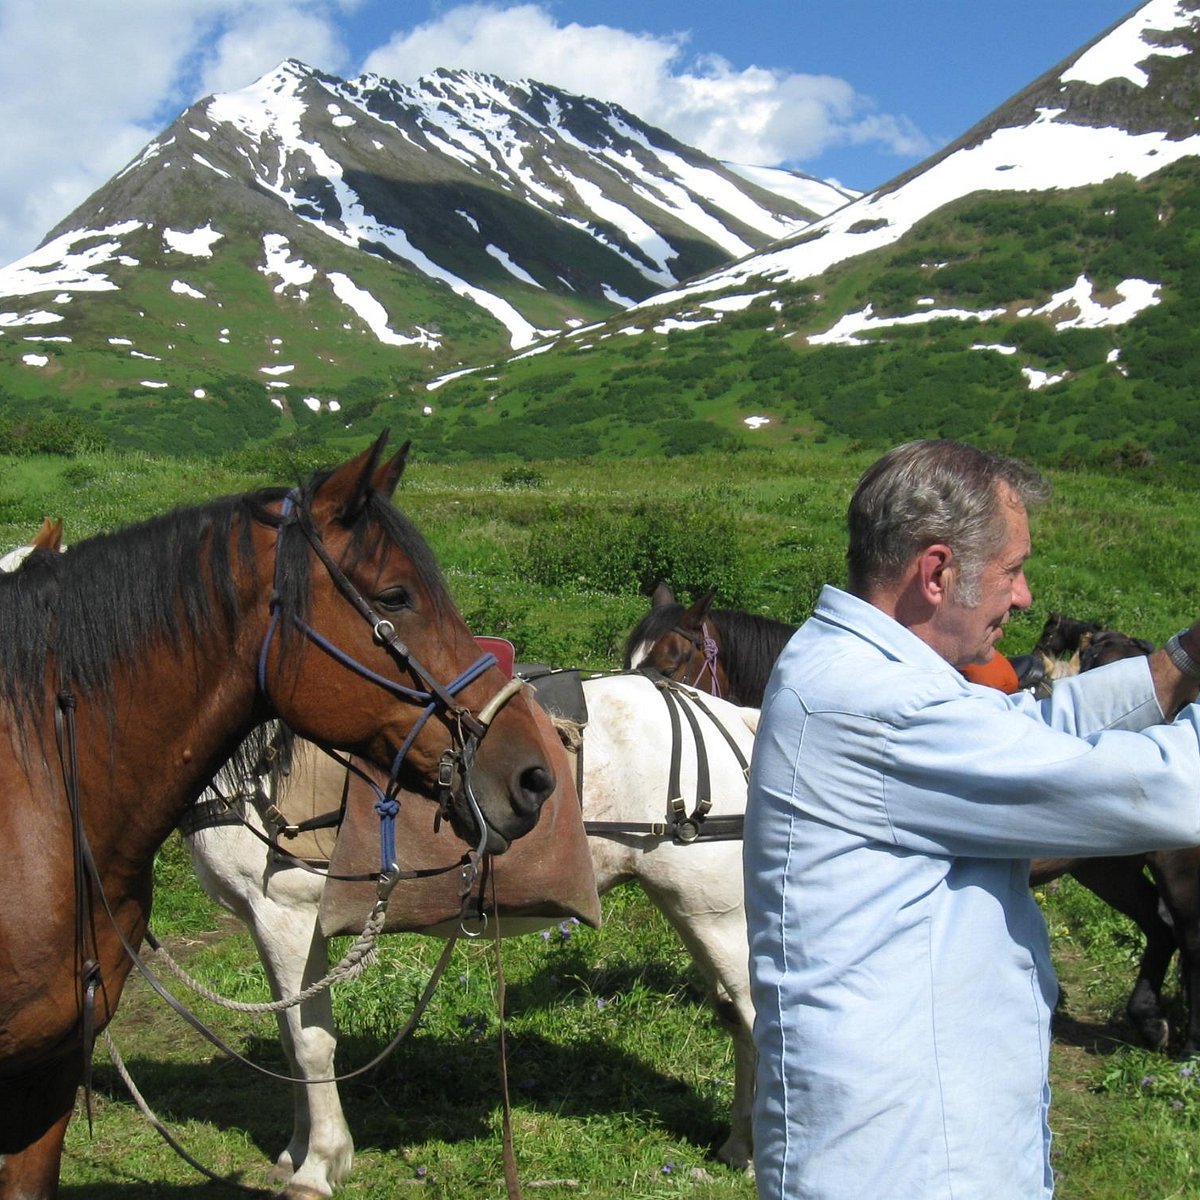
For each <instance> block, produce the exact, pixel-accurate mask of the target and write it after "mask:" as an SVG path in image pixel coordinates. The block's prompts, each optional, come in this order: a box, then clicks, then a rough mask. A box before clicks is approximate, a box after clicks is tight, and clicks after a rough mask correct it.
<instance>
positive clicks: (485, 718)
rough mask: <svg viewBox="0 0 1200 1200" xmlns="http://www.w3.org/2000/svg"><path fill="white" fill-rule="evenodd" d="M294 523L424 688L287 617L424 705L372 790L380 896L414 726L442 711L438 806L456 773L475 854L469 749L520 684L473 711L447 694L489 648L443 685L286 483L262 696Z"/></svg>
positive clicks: (476, 813)
mask: <svg viewBox="0 0 1200 1200" xmlns="http://www.w3.org/2000/svg"><path fill="white" fill-rule="evenodd" d="M293 525H294V526H296V527H297V528H299V529H300V531H301V532H302V533H303V534H304V537H305V538H306V539H307V541H308V544H309V545H310V546H311V547H312V549H313V552H314V553H315V554H316V556H317V558H318V559H320V561H321V563H322V564H323V565H324V567H325V570H326V571H327V572H328V573H329V577H330V578H331V579H332V580H333V583H334V585H335V586H336V587H337V589H338V591H339V592H341V594H342V595H343V596H344V597H345V598H346V600H348V601H349V602H350V604H351V605H352V606H353V608H354V609H355V610H356V611H357V612H358V613H359V615H360V616H361V617H362V618H363V620H365V621H366V622H367V624H368V625H370V626H371V631H372V633H373V635H374V638H375V641H376V642H377V643H378V644H379V645H380V646H382V647H383V648H384V650H386V651H387V653H388V654H389V655H390V656H391V658H392V659H393V660H394V661H395V662H396V664H397V665H398V666H399V667H400V668H401V669H402V670H407V671H410V672H412V674H414V675H415V676H416V677H417V678H418V679H419V680H420V681H421V682H422V683H423V684H424V685H425V690H424V691H422V690H420V689H418V688H411V687H406V686H405V685H404V684H402V683H397V682H396V681H395V680H392V679H388V678H387V677H386V676H385V675H380V674H378V673H377V672H375V671H372V670H371V669H370V668H369V667H367V666H364V665H363V664H362V663H360V662H359V661H358V660H357V659H355V658H353V657H351V656H350V655H349V654H347V653H346V652H345V651H344V650H341V649H340V648H339V647H337V646H335V645H334V644H333V643H332V642H331V641H329V639H328V638H326V637H325V636H324V635H323V634H322V633H320V632H319V631H318V630H316V629H314V628H313V627H312V626H311V625H309V624H308V623H307V622H306V621H303V620H301V619H300V618H299V617H298V616H293V617H292V618H291V621H292V623H293V624H294V625H295V626H296V628H297V629H298V630H299V631H300V632H301V633H303V634H304V636H305V637H306V638H308V640H309V641H310V642H312V643H313V644H314V645H316V646H317V647H318V648H319V649H321V650H323V651H324V652H325V653H326V654H328V655H329V656H330V657H331V658H333V659H334V660H335V661H337V662H339V663H341V664H342V665H343V666H345V667H347V668H349V669H350V670H351V671H354V672H355V674H357V675H360V676H362V677H363V678H364V679H367V680H369V681H370V682H371V683H374V684H376V685H377V686H379V687H381V688H383V689H384V690H385V691H387V692H389V693H391V694H392V695H393V696H396V697H397V698H399V699H401V700H405V701H408V702H410V703H413V704H420V705H422V706H423V707H424V711H423V712H422V713H421V715H420V716H419V717H418V718H417V721H416V723H415V724H414V725H413V728H412V729H411V730H410V731H409V734H408V736H407V737H406V738H405V739H404V743H403V745H402V746H401V747H400V749H399V751H398V752H397V754H396V757H395V758H394V759H393V761H392V768H391V771H390V772H389V773H388V783H387V789H386V791H381V790H380V789H379V788H378V787H376V788H375V791H376V794H377V796H378V800H377V801H376V804H375V811H376V812H377V813H378V814H379V818H380V882H379V891H380V896H381V897H384V896H386V895H387V893H388V892H390V891H391V889H392V887H393V886H394V884H395V882H396V881H397V879H399V878H400V874H401V872H400V868H399V866H398V865H397V863H396V854H395V819H396V814H397V812H399V809H400V802H399V801H398V800H397V799H396V796H397V794H398V793H399V791H400V771H401V770H402V769H403V766H404V760H405V758H406V757H407V756H408V752H409V750H410V749H411V748H412V745H413V742H415V741H416V739H417V737H418V736H419V735H420V732H421V730H422V729H423V728H424V727H425V723H426V722H427V721H428V720H429V718H430V717H431V716H433V714H434V713H441V714H443V715H444V716H445V717H446V718H447V721H448V724H449V725H450V729H451V738H452V740H454V741H456V742H458V744H459V748H458V749H457V750H456V749H453V748H451V749H448V750H446V751H445V752H444V753H443V754H442V758H441V762H440V763H439V764H438V781H437V795H438V799H439V802H440V803H441V805H442V808H443V810H445V808H446V807H447V806H448V804H449V802H450V799H451V798H452V796H453V793H454V776H455V774H456V773H457V775H458V776H459V778H460V779H461V781H462V795H463V798H464V799H465V800H466V802H467V805H468V807H469V809H470V812H471V816H472V818H473V819H474V821H475V823H476V825H477V826H478V828H479V845H478V847H477V853H478V854H479V855H482V854H483V852H484V847H485V846H486V844H487V831H488V826H487V822H486V821H485V820H484V817H483V813H482V811H481V810H480V807H479V803H478V801H477V800H476V799H475V792H474V789H473V787H472V786H471V768H472V767H473V765H474V762H475V754H476V751H477V750H478V749H479V744H480V742H481V741H482V740H483V737H484V735H485V734H486V733H487V731H488V727H489V726H490V724H491V722H492V721H493V719H494V718H495V716H496V714H497V713H498V712H499V711H500V709H501V708H503V707H504V705H505V704H507V703H508V701H509V700H511V699H512V698H513V696H515V695H516V694H517V692H519V691H520V690H521V687H522V686H523V684H522V681H521V680H520V679H511V680H509V682H508V683H507V684H506V685H505V686H504V687H503V688H501V689H500V691H499V692H498V693H497V694H496V695H495V696H493V697H492V699H491V700H490V701H489V702H488V703H487V704H486V705H485V706H484V707H483V708H482V709H481V710H480V713H479V715H478V716H477V717H476V716H475V715H473V714H472V713H471V711H470V709H468V708H466V707H465V706H464V705H462V704H459V703H458V702H457V701H456V700H455V699H454V697H455V695H456V694H457V693H458V692H460V691H462V690H463V688H465V687H467V686H468V685H469V684H470V683H472V682H473V681H474V680H476V679H477V678H478V677H479V676H480V675H482V674H483V673H484V672H485V671H486V670H488V669H489V668H490V667H493V666H496V665H497V659H496V656H495V655H494V654H491V653H490V652H489V653H484V654H482V655H480V657H479V658H478V659H477V660H476V661H475V662H474V663H473V664H472V665H471V666H469V667H468V668H467V669H466V670H465V671H464V672H463V673H462V674H461V675H459V676H458V677H457V678H456V679H452V680H451V681H450V682H449V683H447V684H445V685H443V684H441V683H439V682H438V681H437V680H436V679H435V678H434V677H433V675H432V674H431V673H430V672H429V671H428V670H427V669H426V668H425V667H424V666H422V664H421V663H420V661H419V660H418V659H417V658H416V657H415V656H414V655H413V653H412V651H411V650H410V649H409V648H408V646H407V645H406V644H405V643H404V642H403V641H402V640H401V639H400V637H399V635H398V634H397V633H396V627H395V626H394V625H393V624H392V622H391V621H389V620H387V619H386V618H384V617H381V616H380V615H379V614H378V613H377V612H376V611H375V610H374V609H373V608H372V607H371V605H370V603H369V602H368V601H367V599H366V597H365V596H363V594H362V593H361V592H360V591H359V590H358V588H356V587H355V586H354V584H353V583H351V581H350V579H349V578H348V577H347V576H346V573H345V572H344V571H343V570H342V569H341V567H340V566H339V565H338V564H337V563H336V562H335V561H334V560H333V557H332V555H331V554H330V553H329V550H328V548H327V547H326V545H325V543H324V541H323V540H322V538H321V535H320V533H319V532H318V530H317V529H316V527H315V526H314V525H313V523H312V519H311V516H310V515H309V513H308V512H307V510H306V509H305V508H304V506H303V504H301V503H299V496H298V493H297V492H296V491H295V490H294V489H293V490H292V491H290V492H289V493H288V494H287V496H286V498H285V499H284V502H283V510H282V513H281V517H280V521H279V532H278V534H277V536H276V543H275V579H274V587H273V590H272V593H271V601H270V611H271V621H270V624H269V625H268V626H267V632H266V636H265V637H264V638H263V644H262V649H261V650H260V651H259V655H258V686H259V690H260V691H261V692H262V694H263V695H264V696H267V695H268V692H267V655H268V652H269V650H270V647H271V642H272V640H273V639H274V637H275V633H276V631H277V630H278V628H279V623H280V620H281V619H282V602H281V593H280V582H281V578H282V570H283V569H282V562H283V556H282V554H281V553H280V551H281V549H282V543H283V537H284V533H285V531H286V530H287V529H288V528H289V527H290V526H293ZM368 782H370V781H368ZM372 786H374V784H372Z"/></svg>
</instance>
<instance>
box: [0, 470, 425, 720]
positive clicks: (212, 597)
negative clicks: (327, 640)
mask: <svg viewBox="0 0 1200 1200" xmlns="http://www.w3.org/2000/svg"><path fill="white" fill-rule="evenodd" d="M328 476H329V472H322V473H320V474H318V475H315V476H313V477H312V478H311V479H309V480H308V481H307V482H306V483H305V484H303V485H302V486H301V487H300V488H299V489H297V490H296V494H297V495H298V497H299V505H300V508H301V510H302V511H307V509H308V506H309V505H310V503H311V500H312V497H313V495H314V494H315V492H316V489H317V488H318V487H319V486H320V484H321V483H322V482H324V480H325V479H327V478H328ZM285 494H286V489H282V488H264V489H262V490H260V491H257V492H250V493H246V494H243V495H238V496H228V497H224V498H221V499H218V500H213V501H210V502H209V503H207V504H203V505H200V506H197V507H192V508H180V509H176V510H174V511H172V512H169V513H165V514H163V515H161V516H157V517H153V518H151V519H149V520H147V521H143V522H141V523H139V524H136V525H130V526H128V527H126V528H124V529H121V530H118V531H116V532H115V533H107V534H99V535H97V536H95V537H91V538H87V539H85V540H84V541H81V542H77V543H75V544H74V545H73V546H71V547H70V549H68V550H67V551H66V552H64V553H62V554H52V553H48V552H40V553H34V554H32V555H30V556H29V558H28V559H26V561H25V563H24V564H22V566H21V568H20V569H19V570H17V571H15V572H14V573H13V574H11V575H0V646H2V647H3V652H2V653H0V698H2V699H3V700H4V701H5V702H6V704H7V707H8V709H9V710H10V711H11V712H13V713H15V714H17V715H18V716H20V717H23V718H26V719H32V720H34V721H38V720H40V717H41V714H42V712H43V709H44V704H45V697H46V690H47V688H51V689H54V690H56V691H57V690H63V691H70V692H73V693H77V694H79V695H80V696H81V697H82V696H87V697H92V698H99V699H104V698H106V697H107V696H108V695H109V694H110V692H111V688H112V686H113V681H114V678H115V677H116V674H117V672H119V671H121V670H123V669H130V668H132V667H133V666H134V665H135V664H136V663H137V661H138V660H139V658H140V657H141V656H143V655H145V654H146V653H147V651H148V649H149V648H150V647H152V646H153V645H155V644H162V643H166V644H167V645H168V646H169V647H171V648H172V649H173V650H176V651H178V650H180V649H181V648H182V647H183V645H184V641H185V634H186V638H187V640H190V641H191V642H193V643H194V644H196V645H197V647H198V648H199V653H200V654H204V655H207V654H212V653H218V654H219V653H222V652H225V651H227V650H228V649H229V647H230V646H231V645H232V640H233V636H234V633H235V621H234V617H235V613H236V599H237V580H238V578H239V576H241V575H243V574H244V573H245V572H247V571H249V570H252V569H253V568H254V561H255V556H254V548H253V541H252V537H251V533H252V529H253V527H254V525H255V523H266V524H271V525H276V526H278V525H279V524H280V520H279V517H278V516H277V515H275V513H273V512H271V511H269V510H268V508H267V505H269V504H271V503H273V502H275V501H278V500H280V499H281V498H282V497H283V496H284V495H285ZM287 524H289V527H288V528H285V530H284V536H283V537H282V539H281V544H280V548H279V554H280V556H281V560H282V565H281V570H280V573H279V577H280V584H281V586H280V589H279V591H280V596H279V599H280V613H281V622H280V635H281V636H282V637H284V638H285V639H286V638H287V637H288V636H291V635H294V631H293V624H294V622H293V620H292V618H300V619H304V617H305V615H306V609H307V602H308V596H309V582H310V571H311V567H312V562H313V554H312V551H311V549H310V547H309V545H308V542H307V541H306V539H305V538H304V536H303V534H302V532H301V530H300V529H299V528H295V527H291V526H290V523H287ZM351 533H352V542H351V550H350V553H349V555H348V561H347V563H346V566H347V568H349V569H352V568H353V564H354V562H355V561H357V559H358V558H359V557H361V556H362V555H363V554H369V553H370V552H371V550H372V548H374V547H376V546H377V545H378V539H379V538H380V537H382V538H388V539H391V540H393V541H394V542H396V543H397V544H398V545H400V546H401V547H402V548H403V549H404V550H405V552H406V553H407V554H408V555H409V556H410V557H411V558H412V559H413V561H414V563H415V565H416V566H417V568H418V570H420V571H421V572H422V573H423V574H424V575H425V577H426V579H427V581H428V582H429V584H430V587H431V590H432V593H433V596H434V598H435V604H436V605H438V607H439V609H440V608H441V606H443V605H445V604H448V603H449V599H448V594H447V592H446V587H445V583H444V581H443V579H442V576H441V573H440V571H439V570H438V567H437V563H436V560H435V559H434V557H433V554H432V552H431V551H430V549H429V547H428V545H427V544H426V543H425V541H424V539H423V538H422V537H421V535H420V534H419V533H418V532H417V530H416V529H415V527H414V526H413V525H412V524H411V523H410V522H409V521H408V520H407V519H406V518H405V517H404V516H403V515H402V514H401V513H400V512H399V511H398V510H396V509H395V508H394V507H393V506H392V505H391V503H390V502H389V501H388V500H387V499H386V498H384V497H382V496H379V495H377V494H375V493H374V492H372V493H370V495H369V498H368V502H367V504H366V506H365V508H364V509H363V511H362V512H361V513H360V514H359V516H358V518H357V520H356V521H355V522H354V524H353V526H352V527H351ZM48 663H49V664H52V665H53V669H54V677H53V678H50V679H48V678H47V664H48Z"/></svg>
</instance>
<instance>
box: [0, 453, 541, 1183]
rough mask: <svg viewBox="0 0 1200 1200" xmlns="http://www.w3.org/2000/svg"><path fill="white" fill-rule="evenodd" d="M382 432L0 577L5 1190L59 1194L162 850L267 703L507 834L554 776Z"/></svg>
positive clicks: (323, 740)
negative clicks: (403, 510) (466, 614)
mask: <svg viewBox="0 0 1200 1200" xmlns="http://www.w3.org/2000/svg"><path fill="white" fill-rule="evenodd" d="M385 442H386V435H385V436H384V437H381V438H380V439H379V440H378V441H377V442H376V444H375V445H374V446H373V447H371V448H370V449H369V450H367V451H364V452H363V453H362V454H360V455H358V456H357V457H356V458H353V459H351V460H350V461H349V462H347V463H345V464H343V465H342V466H341V467H339V468H337V469H336V470H334V471H328V472H322V473H320V474H318V475H316V476H314V477H313V478H311V479H310V480H308V481H307V482H306V483H305V484H304V485H303V486H301V487H299V488H297V489H293V490H292V491H290V492H287V491H285V490H283V489H272V490H264V491H260V492H255V493H251V494H247V495H241V496H234V497H229V498H226V499H223V500H217V501H213V502H212V503H209V504H207V505H204V506H201V507H196V508H190V509H181V510H179V511H177V512H173V513H170V514H167V515H165V516H162V517H158V518H156V519H154V520H151V521H148V522H146V523H144V524H142V525H137V526H133V527H130V528H128V529H125V530H123V531H121V532H118V533H115V534H111V535H106V536H101V537H95V538H91V539H88V540H86V541H84V542H81V543H79V544H78V545H76V546H74V547H72V548H71V549H70V550H68V551H66V552H65V553H63V554H53V553H50V552H48V551H43V552H40V553H34V554H32V555H31V556H30V557H29V559H28V560H27V561H26V563H25V564H24V565H23V566H22V567H21V569H20V570H18V571H17V572H15V573H14V574H12V575H6V576H3V577H0V645H3V647H4V653H3V655H0V722H2V723H3V727H4V734H5V737H6V739H7V745H6V749H5V753H4V754H3V755H2V756H0V797H2V798H3V799H2V800H0V846H2V847H3V854H4V865H3V869H2V870H0V1156H2V1157H0V1200H17V1198H18V1197H19V1198H20V1200H41V1198H44V1197H52V1196H54V1195H55V1194H56V1192H57V1187H58V1182H57V1181H58V1170H59V1160H60V1156H61V1152H62V1142H63V1136H64V1134H65V1132H66V1127H67V1122H68V1120H69V1119H70V1115H71V1109H72V1107H73V1104H74V1098H75V1092H76V1089H77V1087H78V1086H79V1084H80V1082H81V1081H82V1080H83V1079H84V1078H85V1075H86V1070H87V1066H86V1064H87V1061H88V1058H89V1056H90V1051H91V1041H92V1039H93V1038H94V1036H95V1033H96V1032H97V1031H99V1030H100V1029H101V1028H103V1026H104V1025H105V1024H106V1023H107V1022H108V1021H109V1019H110V1018H111V1016H112V1014H113V1012H114V1010H115V1009H116V1006H117V1001H118V999H119V997H120V994H121V989H122V986H123V984H124V981H125V978H126V975H127V974H128V972H129V970H130V968H131V952H132V950H133V948H135V947H136V946H137V945H138V944H139V943H140V941H141V939H142V936H143V934H144V932H145V929H146V924H147V921H148V919H149V913H150V893H151V867H152V860H153V857H154V852H155V850H156V849H157V848H158V846H159V845H160V844H161V843H162V842H163V840H164V839H165V838H166V836H167V834H168V833H170V831H171V830H172V829H173V828H174V827H175V825H176V824H177V822H178V821H179V819H180V817H181V816H182V815H183V813H184V811H185V810H186V809H187V807H188V806H189V805H190V804H191V803H192V802H193V801H194V800H195V799H196V797H197V796H198V795H199V793H200V792H201V790H202V789H203V787H204V786H205V784H206V783H207V781H208V780H209V779H210V778H211V777H212V775H213V773H214V772H215V771H216V770H217V768H218V767H219V766H221V764H222V763H223V762H225V761H226V760H227V759H228V758H229V757H230V756H231V755H232V754H233V753H234V751H235V750H236V749H237V748H238V746H239V745H240V744H242V743H243V742H244V740H245V739H246V738H247V736H248V735H250V734H251V732H252V731H253V730H254V729H256V728H257V727H258V726H260V725H261V724H262V723H263V722H265V721H266V720H268V719H269V718H272V717H279V718H282V719H283V720H284V721H286V722H287V723H288V724H289V725H290V726H291V727H292V728H294V729H295V730H297V731H298V732H300V733H302V734H304V735H305V736H306V737H309V738H311V739H312V740H313V741H315V742H317V743H318V744H319V745H322V746H326V747H339V748H342V749H345V750H349V751H352V752H353V753H355V754H359V755H361V756H363V757H366V758H368V759H370V760H371V761H372V762H374V763H375V764H376V765H377V766H379V767H380V768H382V769H383V770H385V771H390V772H392V773H393V775H394V777H395V778H396V780H397V782H398V783H403V785H404V786H405V787H406V788H409V789H412V790H415V791H418V792H421V793H423V794H425V795H427V796H429V797H431V798H434V797H438V798H440V799H441V800H442V802H443V803H445V804H447V805H448V806H449V811H450V817H451V820H452V822H453V823H454V825H455V828H456V830H457V831H458V832H459V833H460V835H462V836H466V837H469V838H470V839H471V840H472V841H473V842H474V841H475V839H476V836H477V835H478V837H479V841H480V844H481V845H484V844H486V848H487V849H490V850H493V851H502V850H504V849H505V848H507V846H508V844H509V842H510V841H511V840H512V839H513V838H516V837H519V836H520V835H521V834H523V833H526V832H528V830H529V829H531V828H532V826H533V825H534V823H535V822H536V820H537V817H538V813H539V811H540V809H541V806H542V804H543V802H544V801H545V800H546V798H547V796H549V794H550V793H551V791H552V790H553V787H554V775H553V772H552V770H551V769H550V767H549V766H548V760H547V758H546V756H545V753H544V750H543V743H542V742H541V740H540V738H539V735H538V731H537V729H536V727H535V724H534V719H533V714H532V711H531V709H530V707H529V704H528V702H527V701H526V700H525V698H524V697H522V696H520V695H516V694H514V693H513V692H512V690H511V689H510V688H509V687H508V686H507V681H506V680H505V678H504V677H503V675H502V674H501V672H500V671H499V669H498V668H497V667H496V666H495V660H494V659H493V658H491V656H484V657H483V658H480V654H479V649H478V647H477V646H476V643H475V642H474V640H473V639H472V637H471V634H470V632H469V630H468V629H467V628H466V626H465V625H464V624H463V622H462V619H461V617H460V616H459V615H458V612H457V610H456V609H455V608H454V605H453V603H452V601H451V600H450V598H449V595H448V594H447V592H446V590H445V586H444V584H443V583H442V581H441V577H440V575H439V573H438V571H437V567H436V564H435V562H434V559H433V556H432V553H431V552H430V550H429V548H428V547H427V546H426V545H425V543H424V541H423V540H422V539H421V538H420V536H419V534H418V533H417V532H416V530H415V529H414V528H413V527H412V526H411V524H410V523H409V522H408V521H407V520H406V519H405V518H404V517H403V516H402V515H401V514H400V513H399V512H398V511H397V510H396V509H395V508H393V507H392V505H391V503H390V497H391V495H392V492H393V491H394V489H395V486H396V484H397V482H398V481H399V478H400V475H401V472H402V471H403V467H404V460H405V456H406V453H407V446H405V447H404V448H403V449H402V450H401V451H400V452H399V453H398V454H396V455H395V457H393V458H391V459H390V460H386V461H385V460H384V459H383V448H384V445H385ZM504 700H508V701H510V702H508V703H505V702H504ZM492 721H494V724H495V726H496V734H495V736H490V737H489V736H485V735H486V733H487V729H488V724H489V722H492ZM439 783H440V784H443V785H445V787H444V788H441V787H439V786H438V785H439ZM481 824H482V826H483V828H480V825H481ZM485 834H486V836H485Z"/></svg>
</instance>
